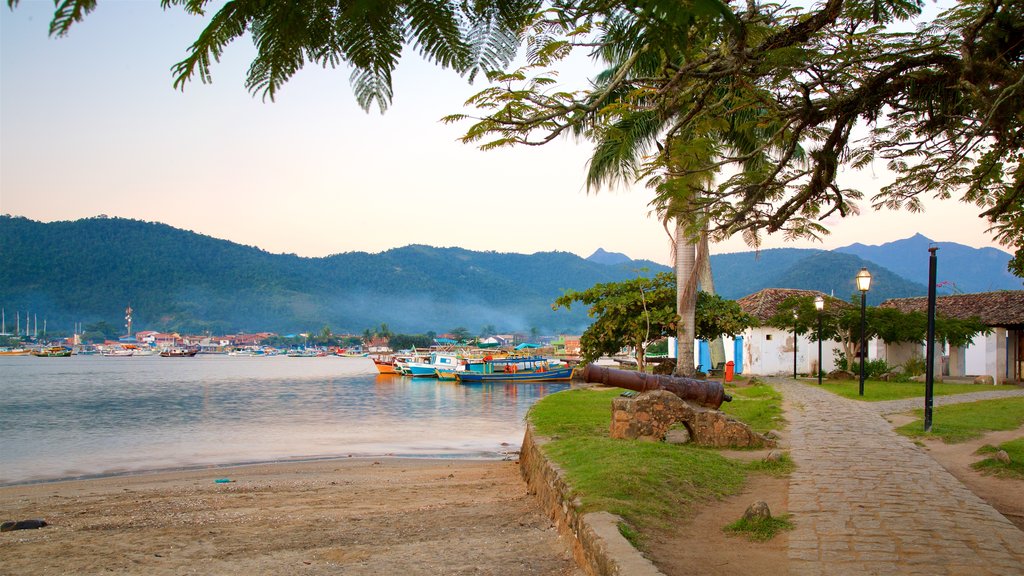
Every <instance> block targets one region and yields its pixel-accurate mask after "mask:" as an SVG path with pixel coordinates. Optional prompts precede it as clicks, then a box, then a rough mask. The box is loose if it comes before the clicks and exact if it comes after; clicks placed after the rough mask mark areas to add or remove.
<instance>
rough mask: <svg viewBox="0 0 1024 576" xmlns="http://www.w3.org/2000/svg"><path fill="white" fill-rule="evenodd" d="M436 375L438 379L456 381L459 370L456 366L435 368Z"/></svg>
mask: <svg viewBox="0 0 1024 576" xmlns="http://www.w3.org/2000/svg"><path fill="white" fill-rule="evenodd" d="M434 375H435V376H437V379H438V380H448V381H455V380H458V379H459V377H458V371H457V370H455V369H454V368H434Z"/></svg>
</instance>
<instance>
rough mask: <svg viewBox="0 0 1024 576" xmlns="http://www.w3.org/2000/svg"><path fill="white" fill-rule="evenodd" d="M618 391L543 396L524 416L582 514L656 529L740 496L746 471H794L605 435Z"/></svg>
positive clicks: (785, 466)
mask: <svg viewBox="0 0 1024 576" xmlns="http://www.w3.org/2000/svg"><path fill="white" fill-rule="evenodd" d="M621 393H622V390H619V389H612V390H593V389H582V390H567V391H565V392H559V393H558V394H552V395H550V396H546V397H545V398H543V399H542V400H540V401H539V402H538V403H537V404H536V405H534V407H533V408H532V409H531V410H530V414H529V416H528V418H529V419H530V421H531V422H532V423H533V425H534V428H535V430H536V432H537V433H538V434H539V435H541V436H547V437H549V438H551V439H552V441H551V442H549V443H548V444H547V445H546V447H545V452H546V454H547V455H548V457H549V458H551V459H552V460H553V461H554V462H556V463H557V464H558V465H559V466H561V467H562V469H563V470H564V471H565V473H566V476H567V479H568V481H569V482H570V484H571V485H572V487H573V490H574V493H575V494H574V495H575V496H577V497H578V498H579V499H580V501H581V503H582V508H583V511H584V512H590V511H595V510H605V511H608V512H611V513H613V514H618V515H619V516H622V517H623V518H624V519H625V520H626V522H628V523H629V524H630V525H632V526H634V527H636V528H639V529H641V531H643V530H644V529H659V528H662V527H664V526H666V525H667V522H668V521H669V520H670V519H672V518H673V517H678V516H679V515H680V514H681V513H685V511H686V510H687V509H688V508H689V507H690V505H691V504H692V503H698V502H701V501H707V500H711V499H715V498H720V497H723V496H726V495H729V494H734V493H736V492H738V491H739V490H740V488H741V487H742V486H743V484H744V482H745V480H746V476H747V474H749V473H752V472H766V473H786V472H788V470H790V469H791V468H792V462H790V461H789V460H788V459H786V458H784V459H783V460H782V461H780V462H777V463H772V464H767V463H764V462H753V463H750V464H745V463H742V462H739V461H736V460H731V459H728V458H725V457H723V456H721V455H720V454H718V453H717V452H716V451H715V450H712V449H708V448H700V447H697V446H693V445H689V444H687V445H682V446H679V445H671V444H664V443H660V442H639V441H632V440H615V439H612V438H609V437H608V428H609V424H610V422H611V401H612V399H613V398H614V397H616V396H618V395H619V394H621ZM767 396H769V395H767V394H766V397H767ZM751 402H753V401H752V400H751ZM780 471H781V472H780ZM634 543H636V542H634Z"/></svg>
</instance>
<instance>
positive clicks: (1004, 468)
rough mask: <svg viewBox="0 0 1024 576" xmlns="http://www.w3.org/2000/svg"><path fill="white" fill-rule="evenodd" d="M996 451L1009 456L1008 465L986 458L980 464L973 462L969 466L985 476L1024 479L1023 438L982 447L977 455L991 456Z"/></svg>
mask: <svg viewBox="0 0 1024 576" xmlns="http://www.w3.org/2000/svg"><path fill="white" fill-rule="evenodd" d="M997 450H1005V451H1006V453H1007V454H1008V455H1009V456H1010V462H1009V464H1007V463H1003V462H1000V461H999V460H996V459H995V458H986V459H984V460H982V461H981V462H975V463H974V464H972V465H971V466H972V467H973V468H974V469H975V470H981V471H982V472H985V473H986V474H993V475H995V476H1006V477H1009V478H1021V479H1024V438H1017V439H1016V440H1010V441H1009V442H1003V443H1002V444H1000V445H999V446H983V447H982V448H981V449H980V450H978V453H979V454H992V453H994V452H996V451H997Z"/></svg>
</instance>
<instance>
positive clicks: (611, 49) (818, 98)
mask: <svg viewBox="0 0 1024 576" xmlns="http://www.w3.org/2000/svg"><path fill="white" fill-rule="evenodd" d="M921 4H922V3H921V2H919V1H915V0H878V1H875V2H870V3H864V2H843V1H842V0H828V1H825V2H820V3H813V4H807V5H804V6H801V7H793V6H789V5H786V4H779V3H773V2H757V1H755V0H752V1H750V2H747V3H746V4H742V3H741V4H738V5H735V12H731V11H729V8H725V7H722V8H723V10H724V15H723V13H722V12H715V11H714V10H712V9H709V6H707V5H706V4H704V3H695V4H689V5H683V7H681V6H680V5H679V4H678V3H675V2H668V1H665V2H658V1H650V2H625V3H601V2H595V3H591V2H584V3H582V4H581V5H579V6H576V5H575V3H560V2H556V3H555V7H554V9H552V10H551V11H549V12H548V13H545V14H544V15H543V16H542V17H540V18H538V20H537V21H536V22H535V24H534V26H533V27H532V28H531V29H530V30H529V33H528V36H527V42H528V46H529V47H530V50H529V51H528V53H527V56H528V60H527V62H526V64H525V65H523V66H521V67H519V68H517V69H515V70H509V71H504V72H502V73H497V72H496V73H493V74H491V79H492V80H493V81H494V82H495V85H494V86H492V87H491V88H488V89H485V90H484V91H482V92H480V93H479V94H477V95H476V96H475V97H474V98H472V99H471V100H470V103H471V104H473V105H475V106H476V107H477V108H478V109H479V110H480V111H481V114H482V115H481V116H479V117H477V118H474V120H475V123H474V124H473V125H471V126H470V127H469V129H468V130H467V132H466V135H465V138H464V139H465V140H466V141H467V142H477V141H480V142H482V145H481V147H482V148H484V149H488V148H493V147H499V146H510V145H515V144H542V143H544V142H548V141H551V140H552V139H554V138H557V137H558V136H560V135H562V134H568V133H577V134H584V135H587V136H589V137H591V138H592V139H594V140H595V141H596V142H601V141H603V140H607V139H608V137H607V136H606V133H608V132H611V131H614V130H620V131H623V130H627V129H630V127H631V126H640V127H639V128H637V129H639V130H649V128H645V127H643V125H641V124H640V123H641V122H647V124H648V125H651V124H653V125H657V124H658V123H659V122H660V121H662V120H664V119H671V120H672V122H671V123H670V125H669V126H667V127H666V133H667V135H666V137H665V140H664V142H663V143H662V144H663V145H662V146H661V147H660V148H659V149H658V151H657V153H651V154H650V155H648V156H647V157H646V158H645V161H644V163H643V164H642V165H640V166H639V167H638V168H637V171H638V172H640V173H641V175H643V174H644V173H646V174H654V173H658V172H659V171H660V172H664V173H665V174H666V175H667V178H666V179H665V180H664V182H671V181H672V178H671V177H672V176H676V175H679V176H684V177H687V178H693V177H695V176H699V175H700V174H701V173H704V174H714V173H716V172H718V171H719V170H722V169H723V168H725V167H728V168H729V169H730V170H729V171H730V172H731V173H732V174H733V175H732V176H731V177H729V178H725V179H723V180H722V182H721V184H720V185H719V186H718V187H717V188H715V189H697V188H694V187H686V186H681V187H677V188H676V189H675V190H673V191H671V192H670V194H672V195H673V196H674V198H675V206H676V209H677V210H679V211H681V212H679V213H677V214H676V215H675V216H676V218H677V219H680V220H683V221H686V222H688V223H689V224H690V226H691V229H692V231H693V232H694V233H696V232H698V231H699V230H701V229H702V228H703V227H704V225H705V224H706V223H708V224H711V229H712V232H713V233H714V234H715V235H716V237H718V238H724V237H728V236H731V235H733V234H736V233H741V234H743V235H744V237H745V239H746V240H747V241H748V242H749V243H750V244H752V245H757V244H758V243H759V242H760V238H761V235H762V234H763V233H765V232H767V233H774V232H781V233H783V234H785V235H786V236H787V237H791V238H792V237H818V236H821V235H822V234H825V233H827V230H826V229H825V227H824V225H823V224H822V222H824V221H825V220H826V218H828V217H829V216H833V215H839V216H844V217H845V216H849V215H854V214H857V213H858V212H859V210H860V207H859V206H858V205H857V204H856V202H857V201H858V200H861V199H862V198H863V197H864V196H863V191H861V190H855V189H849V188H843V187H841V186H840V185H839V184H838V183H837V176H838V174H840V173H841V172H843V171H844V170H843V169H853V170H856V169H862V168H865V167H868V166H870V165H872V163H874V162H877V161H884V162H886V167H887V168H888V169H889V170H890V171H892V172H893V173H894V174H895V180H893V181H892V182H890V183H889V184H888V185H886V186H884V187H883V188H882V189H881V191H880V192H879V193H878V194H876V195H875V196H874V197H872V198H871V199H870V203H871V205H872V206H873V207H875V208H876V209H880V208H889V209H905V210H908V211H912V212H917V211H920V210H921V209H922V201H921V197H922V195H934V196H935V197H937V198H939V199H948V198H952V197H954V195H957V196H958V197H959V199H960V200H962V201H964V202H966V203H970V204H974V205H976V206H977V207H978V209H979V211H980V213H981V214H980V215H981V216H982V217H984V218H986V219H987V220H988V222H989V223H990V224H991V225H992V230H993V231H994V232H995V235H996V238H997V239H998V240H999V241H1001V242H1003V243H1004V244H1006V245H1008V246H1014V247H1015V248H1018V252H1017V258H1016V260H1015V261H1014V262H1013V263H1011V268H1013V269H1014V270H1015V271H1016V272H1017V273H1018V274H1020V273H1021V272H1022V270H1024V241H1022V240H1024V200H1022V199H1024V193H1022V192H1021V191H1022V190H1024V161H1022V159H1021V157H1020V156H1019V149H1020V145H1021V141H1022V139H1024V136H1022V134H1024V131H1022V129H1021V128H1022V127H1021V122H1022V118H1021V116H1020V115H1019V114H1018V113H1017V112H1018V111H1019V110H1021V109H1022V108H1024V91H1022V90H1020V86H1021V84H1022V83H1024V66H1021V63H1022V61H1024V45H1022V44H1021V43H1019V42H1017V40H1016V39H1017V38H1019V36H1020V31H1021V30H1022V29H1024V5H1022V4H1021V3H1019V2H991V1H988V0H966V1H963V2H958V3H956V4H955V6H953V7H952V8H951V9H949V10H947V11H946V12H944V13H942V14H940V15H939V16H938V17H936V18H935V19H934V20H932V21H930V22H922V23H921V24H920V25H919V27H918V29H917V30H916V31H914V32H913V33H906V32H902V31H899V30H897V29H895V28H893V27H892V26H891V25H892V24H896V23H900V22H905V21H907V20H910V19H913V18H916V17H918V16H919V15H920V13H921ZM640 6H642V8H639V7H640ZM574 49H579V50H587V51H591V52H594V53H598V54H602V55H605V56H604V57H605V59H606V60H608V61H612V62H617V63H619V66H618V67H617V68H616V69H613V70H609V71H608V73H607V75H606V78H602V79H600V81H595V82H593V85H592V86H593V87H592V88H591V89H587V90H579V91H573V90H571V89H566V88H564V87H561V86H557V83H556V81H555V79H554V73H553V72H552V71H551V69H552V68H554V67H556V66H557V65H558V64H559V63H560V62H561V61H562V60H564V59H565V58H568V57H569V56H570V55H571V54H572V52H573V50H574ZM652 62H654V63H656V64H657V65H656V66H652V65H651V63H652ZM466 118H468V116H467V115H453V116H451V117H449V118H448V119H447V120H448V121H459V120H463V119H466ZM624 124H625V126H624ZM862 127H866V130H867V135H866V136H865V135H864V134H863V131H862V130H861V128H862ZM855 128H857V129H855ZM744 140H745V141H744ZM677 144H678V145H680V146H682V147H683V149H679V148H677V146H676V145H677ZM702 149H713V153H710V154H709V153H705V152H702V151H701V150H702ZM680 156H686V157H688V158H689V159H690V161H689V162H686V163H684V164H682V165H680V164H679V163H677V159H678V158H679V157H680ZM630 168H631V166H629V165H628V164H625V165H624V166H623V169H624V170H628V169H630Z"/></svg>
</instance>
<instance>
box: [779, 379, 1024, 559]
mask: <svg viewBox="0 0 1024 576" xmlns="http://www.w3.org/2000/svg"><path fill="white" fill-rule="evenodd" d="M772 384H773V385H774V386H775V387H776V388H777V389H778V390H779V391H781V392H782V394H783V396H784V398H785V399H786V401H787V402H789V403H790V409H789V411H788V413H787V418H788V419H789V421H790V426H789V430H790V446H791V456H792V459H793V461H794V463H796V466H797V467H796V471H795V472H794V473H793V475H792V477H791V479H790V487H789V511H790V512H791V513H792V515H793V518H792V520H793V522H794V524H795V525H796V528H795V529H794V530H793V531H792V532H790V533H789V560H790V573H791V574H794V575H798V576H802V575H805V574H806V575H826V574H827V575H833V574H838V575H845V574H851V575H860V574H865V575H870V574H928V575H957V574H968V575H970V576H985V575H994V574H1000V575H1014V576H1020V575H1022V574H1024V532H1021V531H1020V530H1018V529H1017V528H1016V527H1015V526H1014V525H1013V524H1011V523H1010V521H1009V520H1007V519H1006V518H1004V517H1003V516H1002V515H1001V514H999V513H998V512H996V510H995V509H994V508H992V507H991V506H989V505H988V504H987V503H985V502H984V501H983V500H982V499H981V498H979V497H977V496H975V495H974V493H972V492H971V491H970V490H968V489H967V488H966V487H965V486H964V485H963V484H962V483H960V481H959V480H957V479H956V478H954V477H953V476H952V475H951V474H949V473H948V472H946V470H945V469H944V468H942V466H940V465H939V464H938V463H937V462H936V461H935V460H933V459H932V458H931V457H930V456H928V454H926V453H925V452H924V451H923V450H921V449H920V448H918V447H917V446H915V445H914V444H913V443H912V442H911V441H910V440H908V439H907V438H904V437H902V436H900V435H898V434H896V433H895V432H893V431H892V428H891V426H890V424H889V423H888V422H886V421H885V419H883V418H882V416H881V415H880V409H879V408H877V407H871V406H869V404H870V403H865V402H858V401H855V400H847V399H845V398H841V397H839V396H836V395H834V394H831V393H829V392H826V391H824V390H821V389H819V388H816V387H813V386H808V385H804V384H798V383H796V382H793V381H791V380H783V379H774V380H773V381H772ZM918 403H919V404H921V405H922V406H923V401H922V400H918ZM1022 498H1024V495H1022Z"/></svg>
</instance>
